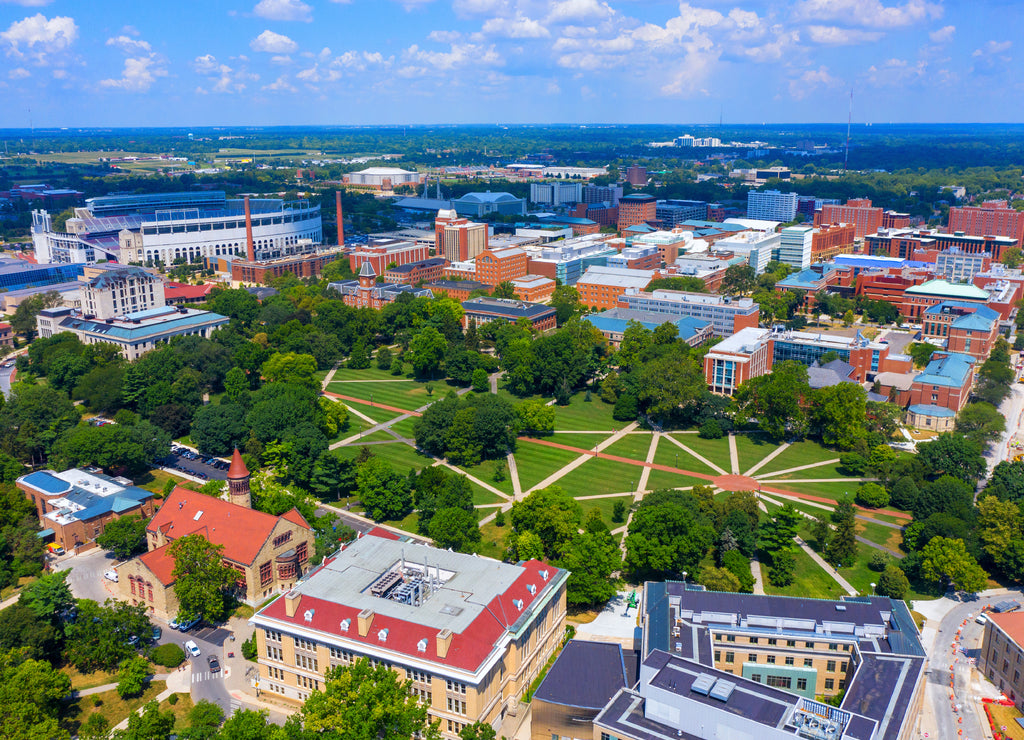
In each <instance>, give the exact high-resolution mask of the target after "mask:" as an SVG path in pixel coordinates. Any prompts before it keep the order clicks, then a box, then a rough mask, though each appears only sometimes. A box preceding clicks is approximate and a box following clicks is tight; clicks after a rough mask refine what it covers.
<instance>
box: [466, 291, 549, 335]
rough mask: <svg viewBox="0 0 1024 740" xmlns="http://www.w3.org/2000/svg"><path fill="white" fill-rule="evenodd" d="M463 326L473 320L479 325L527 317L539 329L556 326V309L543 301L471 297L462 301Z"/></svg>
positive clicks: (514, 321)
mask: <svg viewBox="0 0 1024 740" xmlns="http://www.w3.org/2000/svg"><path fill="white" fill-rule="evenodd" d="M462 310H463V315H462V326H463V328H468V327H469V322H470V321H473V322H475V323H476V325H477V326H480V325H481V324H487V323H490V322H491V321H508V322H509V323H513V324H514V323H516V322H517V321H519V319H525V320H526V321H527V322H529V324H530V326H531V327H532V328H534V329H536V330H537V331H547V330H548V329H554V328H555V309H553V308H551V307H550V306H545V305H543V304H541V303H527V302H526V301H519V300H515V299H510V298H484V297H482V296H481V297H478V298H470V299H469V300H466V301H463V302H462Z"/></svg>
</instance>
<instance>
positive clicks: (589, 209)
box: [573, 203, 619, 230]
mask: <svg viewBox="0 0 1024 740" xmlns="http://www.w3.org/2000/svg"><path fill="white" fill-rule="evenodd" d="M573 215H574V216H576V218H586V219H589V220H591V221H593V222H594V223H596V224H597V225H598V227H601V226H615V225H616V224H617V223H618V220H619V207H618V206H611V205H606V204H604V203H578V204H577V205H576V210H575V211H574V212H573ZM598 230H600V228H599V229H598Z"/></svg>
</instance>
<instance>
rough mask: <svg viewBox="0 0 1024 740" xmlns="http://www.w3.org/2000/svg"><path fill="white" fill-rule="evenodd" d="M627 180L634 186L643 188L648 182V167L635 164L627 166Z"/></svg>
mask: <svg viewBox="0 0 1024 740" xmlns="http://www.w3.org/2000/svg"><path fill="white" fill-rule="evenodd" d="M626 182H628V183H629V184H630V185H632V186H633V187H637V188H641V187H643V186H644V185H646V184H647V168H646V167H641V166H640V165H637V164H634V165H632V166H630V167H627V168H626Z"/></svg>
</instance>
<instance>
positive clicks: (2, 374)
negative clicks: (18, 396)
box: [0, 367, 14, 398]
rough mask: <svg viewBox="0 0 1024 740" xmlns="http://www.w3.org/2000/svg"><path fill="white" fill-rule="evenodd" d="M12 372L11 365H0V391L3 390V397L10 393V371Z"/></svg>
mask: <svg viewBox="0 0 1024 740" xmlns="http://www.w3.org/2000/svg"><path fill="white" fill-rule="evenodd" d="M13 372H14V368H13V367H0V392H3V394H4V398H7V397H8V396H9V395H11V373H13Z"/></svg>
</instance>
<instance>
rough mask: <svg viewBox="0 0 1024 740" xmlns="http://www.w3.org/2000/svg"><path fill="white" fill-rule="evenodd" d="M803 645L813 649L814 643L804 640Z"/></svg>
mask: <svg viewBox="0 0 1024 740" xmlns="http://www.w3.org/2000/svg"><path fill="white" fill-rule="evenodd" d="M804 647H805V648H811V649H813V648H814V643H813V642H805V643H804Z"/></svg>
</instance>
